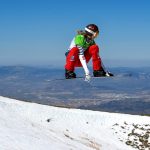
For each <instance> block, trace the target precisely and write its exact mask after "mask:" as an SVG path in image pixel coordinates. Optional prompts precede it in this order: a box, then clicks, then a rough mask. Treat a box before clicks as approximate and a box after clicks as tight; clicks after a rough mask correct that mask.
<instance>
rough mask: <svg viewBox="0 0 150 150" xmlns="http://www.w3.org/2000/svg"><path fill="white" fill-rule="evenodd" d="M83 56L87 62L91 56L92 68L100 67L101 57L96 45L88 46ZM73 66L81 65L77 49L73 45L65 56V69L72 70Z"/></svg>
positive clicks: (97, 68)
mask: <svg viewBox="0 0 150 150" xmlns="http://www.w3.org/2000/svg"><path fill="white" fill-rule="evenodd" d="M84 57H85V59H86V62H87V63H88V62H89V61H90V59H91V58H92V64H93V70H100V69H101V58H100V56H99V47H98V46H97V45H92V46H90V47H89V48H88V49H87V50H86V51H85V52H84ZM75 67H82V64H81V62H80V59H79V49H78V48H77V47H73V48H72V49H71V50H70V51H69V53H68V55H67V57H66V65H65V69H67V70H69V71H74V69H75Z"/></svg>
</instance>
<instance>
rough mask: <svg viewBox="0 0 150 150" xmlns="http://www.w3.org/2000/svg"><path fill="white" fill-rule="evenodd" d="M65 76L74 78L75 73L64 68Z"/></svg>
mask: <svg viewBox="0 0 150 150" xmlns="http://www.w3.org/2000/svg"><path fill="white" fill-rule="evenodd" d="M65 78H66V79H73V78H76V74H75V73H74V72H73V71H69V70H65Z"/></svg>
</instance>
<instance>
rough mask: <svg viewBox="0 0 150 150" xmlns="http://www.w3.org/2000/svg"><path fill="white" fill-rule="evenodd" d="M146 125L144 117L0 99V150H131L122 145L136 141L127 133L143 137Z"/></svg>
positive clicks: (131, 149) (149, 122) (147, 148)
mask: <svg viewBox="0 0 150 150" xmlns="http://www.w3.org/2000/svg"><path fill="white" fill-rule="evenodd" d="M149 124H150V117H146V116H135V115H127V114H117V113H107V112H98V111H89V110H79V109H67V108H57V107H52V106H45V105H40V104H35V103H28V102H22V101H18V100H14V99H9V98H5V97H0V150H134V149H135V148H133V146H129V145H127V144H126V142H127V139H128V138H130V140H131V141H133V140H134V138H138V137H135V136H136V135H137V134H135V135H134V137H128V135H129V133H131V132H133V129H134V127H135V126H136V130H137V132H138V133H139V132H140V133H141V134H145V132H147V131H149V129H150V126H149ZM137 126H138V127H139V128H137ZM141 127H143V129H144V130H142V129H141ZM147 133H149V132H147ZM131 138H132V139H131ZM148 140H150V139H149V137H148ZM137 141H138V139H137ZM138 142H139V144H140V141H138ZM148 142H150V141H148ZM148 142H147V143H148ZM129 143H131V142H129ZM134 147H135V146H134ZM149 149H150V147H148V146H147V147H146V146H145V150H149Z"/></svg>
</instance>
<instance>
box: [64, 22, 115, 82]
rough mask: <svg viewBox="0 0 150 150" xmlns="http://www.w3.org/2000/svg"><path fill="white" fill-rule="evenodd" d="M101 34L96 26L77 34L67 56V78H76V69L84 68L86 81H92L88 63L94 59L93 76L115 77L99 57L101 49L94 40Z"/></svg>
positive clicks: (90, 26)
mask: <svg viewBox="0 0 150 150" xmlns="http://www.w3.org/2000/svg"><path fill="white" fill-rule="evenodd" d="M98 34H99V28H98V26H97V25H95V24H89V25H87V26H86V27H85V29H84V30H80V31H78V32H77V35H76V36H75V37H74V38H73V40H72V42H71V44H70V47H69V49H68V51H67V52H66V53H65V55H66V64H65V78H66V79H72V78H76V74H75V72H74V71H75V67H83V69H84V72H85V80H87V81H90V79H91V74H90V71H89V69H88V66H87V63H88V62H89V61H90V59H91V58H92V65H93V76H94V77H102V76H113V74H112V73H110V72H108V71H106V70H105V68H104V66H103V64H102V60H101V58H100V55H99V47H98V45H97V44H96V43H95V41H94V39H95V38H96V37H97V36H98Z"/></svg>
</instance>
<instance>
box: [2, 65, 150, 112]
mask: <svg viewBox="0 0 150 150" xmlns="http://www.w3.org/2000/svg"><path fill="white" fill-rule="evenodd" d="M109 70H110V71H111V72H113V73H114V74H115V77H113V78H93V79H92V81H91V82H90V83H87V82H85V81H84V78H79V79H75V80H65V79H64V69H63V68H52V67H28V66H1V67H0V95H1V96H5V97H11V98H15V99H20V100H23V101H31V102H36V103H42V104H46V105H54V106H60V107H73V108H81V109H92V110H101V111H109V112H121V113H131V114H150V107H149V106H150V82H149V81H150V68H149V67H145V68H144V67H143V68H109ZM76 73H77V76H79V77H84V72H83V70H82V69H77V70H76Z"/></svg>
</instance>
